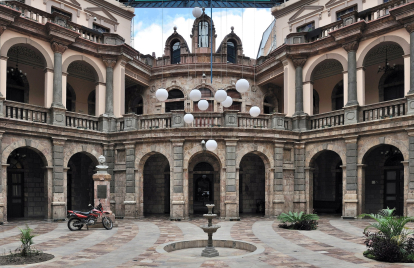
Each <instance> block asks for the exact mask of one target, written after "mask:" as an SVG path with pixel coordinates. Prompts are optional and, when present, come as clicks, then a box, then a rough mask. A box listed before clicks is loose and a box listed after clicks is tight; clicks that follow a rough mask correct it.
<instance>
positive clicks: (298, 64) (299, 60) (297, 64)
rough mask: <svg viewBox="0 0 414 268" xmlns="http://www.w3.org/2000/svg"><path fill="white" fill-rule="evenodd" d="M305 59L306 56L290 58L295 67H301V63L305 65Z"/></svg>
mask: <svg viewBox="0 0 414 268" xmlns="http://www.w3.org/2000/svg"><path fill="white" fill-rule="evenodd" d="M306 61H307V58H293V59H292V62H293V66H295V68H297V67H303V65H305V63H306Z"/></svg>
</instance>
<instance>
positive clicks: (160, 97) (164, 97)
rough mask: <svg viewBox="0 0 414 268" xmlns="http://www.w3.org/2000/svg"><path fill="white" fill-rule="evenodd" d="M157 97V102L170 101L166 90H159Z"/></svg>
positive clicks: (156, 93)
mask: <svg viewBox="0 0 414 268" xmlns="http://www.w3.org/2000/svg"><path fill="white" fill-rule="evenodd" d="M155 97H156V98H157V100H159V101H165V100H167V99H168V91H167V90H166V89H165V88H159V89H158V90H157V91H156V92H155Z"/></svg>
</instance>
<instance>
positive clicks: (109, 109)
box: [97, 58, 116, 132]
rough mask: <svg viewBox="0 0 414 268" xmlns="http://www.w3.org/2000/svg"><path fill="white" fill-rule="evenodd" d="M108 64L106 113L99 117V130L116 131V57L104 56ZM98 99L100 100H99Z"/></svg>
mask: <svg viewBox="0 0 414 268" xmlns="http://www.w3.org/2000/svg"><path fill="white" fill-rule="evenodd" d="M103 62H104V64H105V66H106V91H105V114H103V115H102V116H100V118H99V130H100V131H103V132H114V131H116V122H115V118H114V88H113V87H114V67H115V65H116V59H115V58H104V59H103ZM97 101H98V100H97Z"/></svg>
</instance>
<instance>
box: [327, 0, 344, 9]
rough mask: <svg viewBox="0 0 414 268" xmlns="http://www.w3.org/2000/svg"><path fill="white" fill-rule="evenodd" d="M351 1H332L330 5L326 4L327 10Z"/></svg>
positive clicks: (329, 2)
mask: <svg viewBox="0 0 414 268" xmlns="http://www.w3.org/2000/svg"><path fill="white" fill-rule="evenodd" d="M348 1H349V0H330V1H328V3H326V4H325V6H326V8H328V7H329V8H330V7H332V6H336V5H338V4H342V3H344V2H345V3H347V2H348Z"/></svg>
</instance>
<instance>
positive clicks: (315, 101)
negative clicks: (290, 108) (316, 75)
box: [313, 89, 319, 114]
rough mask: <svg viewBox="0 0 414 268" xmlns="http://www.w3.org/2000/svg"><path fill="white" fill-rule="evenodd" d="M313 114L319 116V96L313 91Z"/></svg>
mask: <svg viewBox="0 0 414 268" xmlns="http://www.w3.org/2000/svg"><path fill="white" fill-rule="evenodd" d="M313 114H319V94H318V91H316V90H315V89H313Z"/></svg>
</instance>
